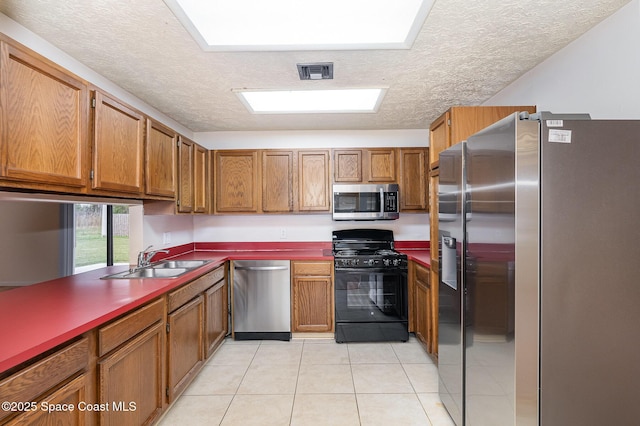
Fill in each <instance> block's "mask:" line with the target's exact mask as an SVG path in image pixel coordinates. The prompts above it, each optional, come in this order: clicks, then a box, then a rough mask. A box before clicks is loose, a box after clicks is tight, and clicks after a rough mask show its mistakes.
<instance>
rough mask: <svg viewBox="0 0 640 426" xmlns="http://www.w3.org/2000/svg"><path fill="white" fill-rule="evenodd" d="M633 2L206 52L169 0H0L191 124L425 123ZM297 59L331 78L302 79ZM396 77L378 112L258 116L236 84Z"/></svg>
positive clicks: (447, 5) (521, 0) (578, 4)
mask: <svg viewBox="0 0 640 426" xmlns="http://www.w3.org/2000/svg"><path fill="white" fill-rule="evenodd" d="M628 1H629V0H565V1H561V2H559V1H557V0H535V1H534V0H504V1H498V0H474V1H469V0H436V1H435V3H434V6H433V8H432V10H431V12H430V14H429V16H428V17H427V20H426V22H425V24H424V27H423V29H422V31H421V32H420V33H419V35H418V37H417V39H416V41H415V43H414V45H413V47H412V48H411V49H410V50H372V51H297V52H203V51H202V50H200V48H199V47H198V45H197V43H196V42H195V41H194V40H193V39H192V38H191V36H190V35H189V33H188V32H187V31H186V30H185V29H184V27H183V26H182V25H181V24H180V23H179V22H178V20H177V19H176V18H175V16H174V15H173V14H172V12H171V11H170V10H169V8H168V7H167V6H166V4H165V3H164V2H163V0H91V1H87V0H0V12H2V13H4V14H5V15H7V16H8V17H10V18H12V19H13V20H15V21H17V22H18V23H20V24H22V25H23V26H24V27H26V28H28V29H30V30H31V31H33V32H34V33H36V34H38V35H40V36H41V37H43V38H44V39H46V40H48V41H49V42H51V43H52V44H54V45H55V46H57V47H58V48H60V49H61V50H63V51H65V52H66V53H68V54H69V55H71V56H72V57H74V58H76V59H77V60H78V61H80V62H81V63H83V64H85V65H87V66H88V67H90V68H92V69H93V70H95V71H96V72H98V73H100V74H102V75H103V76H105V77H107V78H109V79H110V80H111V81H113V82H114V83H116V84H118V85H119V86H121V87H122V88H124V89H126V90H128V91H129V92H131V93H132V94H134V95H136V96H137V97H138V98H140V99H142V100H143V101H145V102H146V103H148V104H150V105H151V106H153V107H154V108H156V109H157V110H159V111H162V112H163V113H165V114H166V115H168V116H169V117H171V118H173V119H174V120H176V121H177V122H179V123H181V124H183V125H184V126H185V127H187V128H189V129H191V130H193V131H194V132H202V131H218V130H288V129H291V130H316V129H335V130H340V129H420V128H426V127H427V126H428V125H429V123H430V122H431V121H432V120H433V119H435V118H436V117H437V116H438V115H440V114H441V113H442V112H443V111H444V110H446V109H447V108H449V107H450V106H451V105H477V104H480V103H482V102H484V101H485V100H487V99H488V98H489V97H491V96H492V95H494V94H495V93H497V92H498V91H500V90H501V89H502V88H504V87H505V86H507V85H508V84H509V83H511V82H512V81H513V80H515V79H517V78H518V77H519V76H521V75H522V74H523V73H525V72H526V71H528V70H530V69H531V68H533V67H534V66H535V65H537V64H538V63H540V62H541V61H543V60H544V59H546V58H547V57H549V56H550V55H551V54H553V53H554V52H556V51H557V50H559V49H561V48H562V47H564V46H565V45H567V44H568V43H569V42H571V41H572V40H574V39H576V38H577V37H578V36H580V35H581V34H583V33H584V32H586V31H587V30H588V29H590V28H591V27H593V26H594V25H595V24H597V23H598V22H600V21H601V20H602V19H604V18H605V17H607V16H609V15H611V14H612V13H613V12H615V11H616V10H618V9H619V8H620V7H622V6H623V5H624V4H626V3H628ZM299 62H333V63H334V74H335V75H334V80H323V81H300V80H299V78H298V73H297V69H296V63H299ZM380 85H382V86H385V87H388V88H389V89H388V91H387V93H386V96H385V98H384V101H383V103H382V105H381V107H380V110H379V111H378V113H376V114H282V115H253V114H250V113H249V112H248V111H247V110H246V109H245V107H244V106H243V105H242V104H241V102H240V101H239V99H238V98H237V96H236V95H235V94H234V93H232V89H238V88H251V89H317V88H343V87H376V86H380Z"/></svg>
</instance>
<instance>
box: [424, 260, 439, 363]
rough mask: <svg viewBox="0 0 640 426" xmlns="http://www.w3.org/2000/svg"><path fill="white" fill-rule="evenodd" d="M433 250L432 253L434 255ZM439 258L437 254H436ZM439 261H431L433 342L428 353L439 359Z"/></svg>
mask: <svg viewBox="0 0 640 426" xmlns="http://www.w3.org/2000/svg"><path fill="white" fill-rule="evenodd" d="M433 250H434V249H432V253H433ZM436 256H437V254H436ZM439 277H440V273H439V261H438V260H434V259H431V270H430V271H429V282H431V283H432V285H431V302H430V303H431V305H430V306H431V326H430V328H431V330H430V335H431V341H430V342H429V346H428V348H427V349H428V351H429V353H430V354H432V355H433V356H434V357H436V358H438V295H439V290H438V283H439V279H440V278H439Z"/></svg>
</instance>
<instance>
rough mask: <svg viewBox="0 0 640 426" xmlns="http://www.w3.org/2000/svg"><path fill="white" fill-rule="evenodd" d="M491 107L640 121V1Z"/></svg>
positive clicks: (517, 84) (524, 78)
mask: <svg viewBox="0 0 640 426" xmlns="http://www.w3.org/2000/svg"><path fill="white" fill-rule="evenodd" d="M543 38H544V37H540V40H542V39H543ZM531 42H532V43H536V42H540V41H539V40H535V39H534V40H531ZM485 104H486V105H529V104H535V105H537V106H538V110H539V111H551V112H556V113H563V112H564V113H573V112H587V113H590V114H591V117H592V118H595V119H613V118H619V119H640V0H633V1H631V2H630V3H629V4H627V5H626V6H624V7H622V8H621V9H620V10H619V11H617V12H616V13H614V14H613V15H611V16H610V17H609V18H607V19H605V20H604V21H602V22H601V23H599V24H598V25H597V26H595V27H594V28H593V29H591V30H590V31H588V32H587V33H585V34H584V35H582V36H581V37H580V38H578V39H576V40H575V41H574V42H573V43H571V44H569V45H568V46H566V47H565V48H564V49H562V50H560V51H559V52H557V53H556V54H554V55H552V56H551V57H549V58H548V59H547V60H546V61H544V62H542V63H541V64H540V65H538V66H536V67H535V68H533V69H532V70H531V71H529V72H528V73H526V74H524V75H523V76H522V77H521V78H519V79H518V80H516V81H515V82H513V83H512V84H511V85H509V86H508V87H507V88H505V89H504V90H502V91H500V92H499V93H497V94H496V95H495V96H493V97H492V98H490V99H489V100H488V101H487V102H485Z"/></svg>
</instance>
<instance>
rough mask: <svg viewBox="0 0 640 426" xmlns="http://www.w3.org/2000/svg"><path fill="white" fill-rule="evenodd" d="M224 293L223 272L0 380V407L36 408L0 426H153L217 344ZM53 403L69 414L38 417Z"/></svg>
mask: <svg viewBox="0 0 640 426" xmlns="http://www.w3.org/2000/svg"><path fill="white" fill-rule="evenodd" d="M327 263H328V265H331V262H327ZM329 283H330V281H329ZM227 294H228V284H227V265H222V266H220V267H218V268H216V269H214V270H212V271H210V272H208V273H206V274H204V275H202V276H200V277H198V278H196V279H194V280H192V281H190V282H188V283H186V284H184V285H183V286H180V287H178V288H176V289H174V290H172V291H171V292H169V293H167V294H165V295H163V296H161V297H159V298H157V299H155V300H153V301H151V302H149V303H147V304H146V305H143V306H141V307H139V308H136V309H134V310H133V311H130V312H128V313H126V314H124V315H122V316H120V317H118V318H116V319H114V320H112V321H110V322H108V323H105V324H104V325H101V326H99V327H97V328H95V329H93V330H91V331H89V332H87V333H85V334H84V335H83V336H81V337H80V338H76V339H74V340H73V341H71V343H68V344H66V345H61V346H60V347H59V348H58V349H56V350H54V351H50V352H51V353H47V354H43V355H41V356H39V357H37V358H35V359H34V361H33V362H32V363H30V364H28V363H25V365H26V366H25V367H24V368H22V369H19V370H17V371H8V372H3V373H0V397H1V398H0V399H1V400H2V401H7V402H9V403H12V402H15V403H16V404H18V403H24V402H32V403H33V404H37V405H35V408H37V409H30V410H28V411H27V410H22V411H15V412H14V411H10V410H0V425H5V424H8V425H34V426H36V425H37V426H40V425H45V426H47V425H52V426H53V425H95V424H99V425H117V426H123V425H127V426H128V425H132V426H136V425H149V424H154V423H155V422H156V421H158V419H159V418H160V416H161V415H162V413H163V412H164V410H165V409H166V408H167V407H168V404H169V403H171V402H173V401H174V400H175V399H176V398H177V397H178V396H179V395H180V394H181V393H182V391H183V390H184V389H185V388H186V387H187V385H189V383H191V381H192V380H193V379H194V378H195V376H196V375H197V374H198V372H199V371H200V369H201V367H202V366H203V365H204V360H205V359H206V358H207V357H208V356H210V355H211V354H213V352H214V351H215V350H216V349H217V348H218V347H219V346H220V345H221V344H222V342H223V340H224V338H225V336H226V335H227V332H228V329H229V325H228V320H227V318H228V301H227ZM54 404H68V406H73V407H74V410H63V411H56V412H54V413H49V412H48V411H46V410H45V411H43V410H42V407H46V406H47V405H54ZM81 407H82V408H81Z"/></svg>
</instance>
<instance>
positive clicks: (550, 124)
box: [547, 120, 564, 127]
mask: <svg viewBox="0 0 640 426" xmlns="http://www.w3.org/2000/svg"><path fill="white" fill-rule="evenodd" d="M562 126H564V120H547V127H562Z"/></svg>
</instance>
